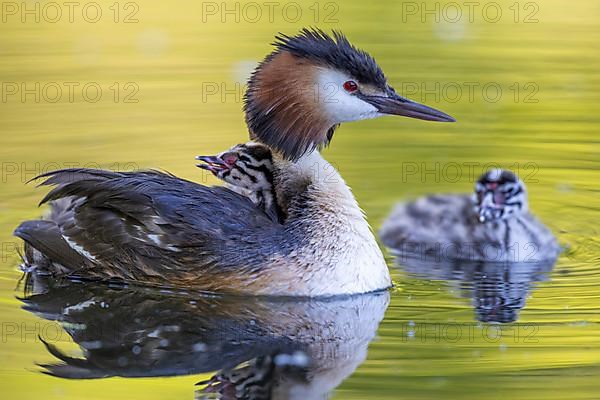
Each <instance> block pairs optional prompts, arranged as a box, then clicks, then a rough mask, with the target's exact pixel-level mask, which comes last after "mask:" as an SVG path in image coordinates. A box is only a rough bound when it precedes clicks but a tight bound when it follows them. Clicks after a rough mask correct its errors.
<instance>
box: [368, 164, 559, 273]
mask: <svg viewBox="0 0 600 400" xmlns="http://www.w3.org/2000/svg"><path fill="white" fill-rule="evenodd" d="M379 234H380V237H381V240H382V241H383V243H384V244H385V245H386V246H388V247H390V248H391V249H393V250H394V251H396V252H398V253H416V254H420V255H423V256H431V254H436V255H438V256H439V258H440V259H446V260H451V259H464V260H482V261H490V262H495V261H497V262H538V261H544V260H553V259H555V258H556V257H557V256H558V255H559V253H560V246H559V245H558V242H557V240H556V239H555V237H554V235H553V234H552V232H551V231H550V230H549V229H548V228H546V227H545V226H544V225H543V224H542V223H541V222H540V221H538V220H537V219H536V218H535V217H534V216H533V215H532V214H531V213H530V212H529V209H528V201H527V191H526V189H525V184H524V183H523V181H521V180H520V179H519V178H518V177H517V176H516V175H515V174H514V173H512V172H511V171H507V170H500V169H493V170H490V171H488V172H486V173H485V174H483V175H482V176H481V177H480V178H479V179H478V181H477V183H476V185H475V196H472V195H466V194H465V195H431V196H426V197H422V198H419V199H417V200H415V201H411V202H408V203H401V204H399V205H397V206H396V208H395V209H394V211H393V212H392V214H391V215H390V216H389V217H388V219H387V220H386V221H385V222H384V224H383V226H382V227H381V230H380V232H379Z"/></svg>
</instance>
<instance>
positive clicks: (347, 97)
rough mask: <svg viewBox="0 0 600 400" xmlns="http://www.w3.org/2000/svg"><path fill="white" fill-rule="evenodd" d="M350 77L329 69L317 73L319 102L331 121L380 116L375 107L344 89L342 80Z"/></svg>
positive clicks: (337, 121) (338, 121)
mask: <svg viewBox="0 0 600 400" xmlns="http://www.w3.org/2000/svg"><path fill="white" fill-rule="evenodd" d="M350 79H351V78H349V77H347V76H345V75H344V74H342V73H340V72H337V71H331V70H323V71H322V72H321V73H320V75H319V88H318V89H319V91H318V93H319V103H320V105H321V106H322V107H323V108H324V110H325V112H326V114H327V115H328V116H329V117H330V118H331V120H332V122H334V123H340V122H350V121H358V120H361V119H369V118H376V117H379V116H381V115H382V114H380V113H379V112H378V111H377V108H375V107H374V106H372V105H371V104H369V103H366V102H364V101H362V100H360V99H359V98H358V97H356V96H353V95H351V94H350V93H348V92H346V91H345V90H344V88H343V84H344V82H346V81H347V80H350Z"/></svg>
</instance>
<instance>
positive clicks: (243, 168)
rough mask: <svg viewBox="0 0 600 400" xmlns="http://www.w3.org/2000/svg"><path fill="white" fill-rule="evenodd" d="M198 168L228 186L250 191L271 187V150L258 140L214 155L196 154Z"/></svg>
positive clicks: (269, 188)
mask: <svg viewBox="0 0 600 400" xmlns="http://www.w3.org/2000/svg"><path fill="white" fill-rule="evenodd" d="M196 159H197V160H199V161H203V162H204V163H203V164H198V165H197V166H198V167H199V168H202V169H205V170H207V171H210V172H212V173H213V175H214V176H216V177H217V178H219V179H221V180H223V181H225V182H227V183H229V184H230V185H233V186H237V187H241V188H243V189H247V190H249V191H251V192H257V191H262V190H271V189H272V188H273V156H272V154H271V150H270V149H269V148H268V147H267V146H265V145H263V144H260V143H256V142H248V143H244V144H236V145H235V146H233V147H232V148H230V149H229V150H226V151H224V152H222V153H219V154H217V155H215V156H197V157H196Z"/></svg>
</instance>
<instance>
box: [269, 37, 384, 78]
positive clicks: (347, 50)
mask: <svg viewBox="0 0 600 400" xmlns="http://www.w3.org/2000/svg"><path fill="white" fill-rule="evenodd" d="M275 39H276V41H275V42H274V43H273V45H274V46H275V47H276V50H275V53H278V52H281V51H289V52H290V53H292V54H293V55H295V56H298V57H302V58H307V59H310V60H313V61H314V62H316V63H325V64H327V65H329V66H330V67H332V68H336V69H338V70H340V71H344V72H346V73H348V75H349V76H352V77H354V78H356V79H357V80H358V81H360V82H361V83H365V84H371V85H373V86H376V87H379V88H380V89H386V88H387V81H386V79H385V75H384V74H383V71H382V70H381V68H380V67H379V65H377V62H376V61H375V59H374V58H373V57H372V56H371V55H370V54H369V53H367V52H365V51H362V50H360V49H357V48H356V47H354V46H353V45H352V44H351V43H350V42H349V41H348V39H347V38H346V36H344V34H343V33H341V32H339V31H333V37H331V36H329V35H327V33H325V32H323V31H322V30H320V29H316V28H315V29H307V28H304V29H302V31H301V32H300V33H299V34H298V35H296V36H288V35H284V34H281V33H280V34H279V35H277V36H276V37H275Z"/></svg>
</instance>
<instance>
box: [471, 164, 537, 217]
mask: <svg viewBox="0 0 600 400" xmlns="http://www.w3.org/2000/svg"><path fill="white" fill-rule="evenodd" d="M475 193H476V195H477V200H476V202H477V205H476V207H475V208H476V211H477V215H478V217H479V221H480V222H488V221H497V220H502V219H508V218H511V217H513V216H517V215H519V214H521V213H523V212H526V211H527V207H528V205H527V191H526V190H525V184H524V183H523V181H521V180H520V179H519V178H518V177H517V176H516V175H515V174H514V173H512V172H511V171H507V170H502V169H492V170H489V171H487V172H486V173H485V174H483V175H482V176H481V177H480V178H479V180H478V181H477V183H476V184H475Z"/></svg>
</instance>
